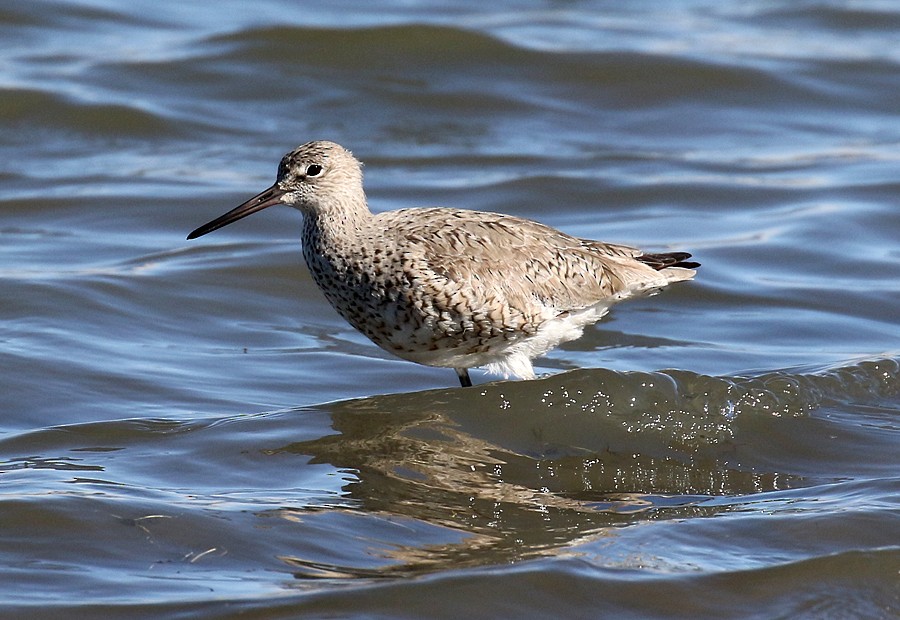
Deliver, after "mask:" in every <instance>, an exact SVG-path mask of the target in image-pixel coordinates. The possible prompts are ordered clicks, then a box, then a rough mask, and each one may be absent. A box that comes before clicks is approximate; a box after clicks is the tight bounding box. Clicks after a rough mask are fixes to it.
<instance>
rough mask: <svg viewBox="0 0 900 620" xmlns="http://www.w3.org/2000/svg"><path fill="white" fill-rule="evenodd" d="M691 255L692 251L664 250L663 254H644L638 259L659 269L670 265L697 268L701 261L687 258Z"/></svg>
mask: <svg viewBox="0 0 900 620" xmlns="http://www.w3.org/2000/svg"><path fill="white" fill-rule="evenodd" d="M690 257H691V254H690V252H663V253H661V254H642V255H641V256H638V257H637V259H638V260H639V261H641V262H642V263H646V264H647V265H650V266H651V267H653V268H654V269H656V270H657V271H660V270H661V269H668V268H669V267H681V268H682V269H696V268H697V267H699V266H700V263H697V262H695V261H690V260H687V259H689V258H690Z"/></svg>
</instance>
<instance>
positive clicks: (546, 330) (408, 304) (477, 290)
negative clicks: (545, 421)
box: [188, 142, 698, 385]
mask: <svg viewBox="0 0 900 620" xmlns="http://www.w3.org/2000/svg"><path fill="white" fill-rule="evenodd" d="M274 204H286V205H290V206H293V207H295V208H297V209H299V210H300V211H301V212H302V213H303V233H302V238H303V256H304V258H305V259H306V264H307V265H308V266H309V270H310V272H311V273H312V276H313V279H314V280H315V281H316V284H318V285H319V288H320V289H322V292H323V293H324V294H325V297H326V298H327V299H328V301H329V302H330V303H331V305H332V306H334V308H335V309H336V310H337V311H338V312H339V313H340V314H341V316H343V317H344V318H345V319H346V320H347V321H349V322H350V324H351V325H353V326H354V327H355V328H357V329H358V330H359V331H361V332H362V333H364V334H365V335H366V336H368V337H369V338H370V339H371V340H372V341H373V342H375V343H376V344H377V345H379V346H380V347H382V348H384V349H385V350H387V351H390V352H391V353H394V354H395V355H398V356H399V357H402V358H404V359H408V360H411V361H413V362H418V363H420V364H426V365H429V366H441V367H448V368H454V369H456V371H457V374H458V375H459V378H460V382H461V383H462V384H463V385H471V383H470V382H469V376H468V369H469V368H474V367H478V366H488V369H489V370H492V371H494V372H500V373H503V374H505V375H507V376H508V375H510V374H512V375H517V376H519V377H523V378H533V377H534V371H533V369H532V365H531V360H532V359H533V358H534V357H536V356H538V355H542V354H543V353H546V352H547V351H549V350H550V349H552V348H553V347H555V346H556V345H558V344H559V343H561V342H565V341H568V340H573V339H575V338H577V337H579V336H580V335H581V333H582V330H583V328H584V326H585V325H588V324H590V323H593V322H596V321H597V320H599V319H600V317H602V316H603V315H604V314H605V313H606V312H607V310H608V308H609V306H611V305H612V304H614V303H616V302H618V301H621V300H622V299H625V298H627V297H631V296H633V295H636V294H641V293H648V292H651V291H654V290H657V289H659V288H661V287H663V286H665V285H667V284H669V283H671V282H677V281H680V280H688V279H690V278H692V277H693V276H694V274H695V271H694V269H693V268H694V267H697V266H698V265H697V263H693V262H689V261H687V259H688V258H690V254H688V253H686V252H673V253H663V254H643V253H642V252H641V251H640V250H638V249H635V248H632V247H628V246H624V245H616V244H611V243H602V242H599V241H591V240H587V239H579V238H577V237H572V236H570V235H567V234H565V233H562V232H560V231H558V230H555V229H553V228H550V227H549V226H545V225H544V224H540V223H538V222H534V221H531V220H525V219H521V218H517V217H512V216H508V215H502V214H498V213H485V212H480V211H467V210H461V209H450V208H437V207H436V208H418V209H401V210H398V211H388V212H385V213H378V214H372V213H371V212H370V211H369V208H368V205H367V202H366V196H365V193H364V192H363V184H362V170H361V166H360V163H359V162H358V161H357V160H356V159H355V158H354V157H353V155H352V154H351V153H350V152H349V151H347V150H346V149H344V148H343V147H341V146H340V145H338V144H335V143H333V142H310V143H308V144H304V145H302V146H300V147H298V148H297V149H295V150H294V151H292V152H291V153H288V154H287V155H285V156H284V158H283V159H282V160H281V164H280V166H279V168H278V177H277V180H276V182H275V184H274V185H273V186H272V187H270V188H269V189H267V190H265V191H264V192H262V193H261V194H259V195H257V196H256V197H254V198H252V199H250V200H249V201H247V202H246V203H244V204H242V205H241V206H239V207H237V208H236V209H233V210H232V211H230V212H228V213H226V214H225V215H223V216H222V217H220V218H217V219H215V220H213V221H212V222H210V223H208V224H206V225H205V226H201V227H200V228H198V229H197V230H195V231H194V232H192V233H191V234H190V235H189V236H188V238H189V239H193V238H195V237H199V236H200V235H204V234H206V233H208V232H211V231H213V230H215V229H217V228H221V227H222V226H225V225H226V224H229V223H231V222H234V221H236V220H238V219H240V218H242V217H245V216H247V215H250V214H251V213H255V212H256V211H259V210H261V209H264V208H266V207H268V206H271V205H274Z"/></svg>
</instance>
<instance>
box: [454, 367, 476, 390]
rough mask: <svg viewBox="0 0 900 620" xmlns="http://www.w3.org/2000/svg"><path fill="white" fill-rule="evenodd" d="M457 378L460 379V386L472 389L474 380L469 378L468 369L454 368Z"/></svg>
mask: <svg viewBox="0 0 900 620" xmlns="http://www.w3.org/2000/svg"><path fill="white" fill-rule="evenodd" d="M454 370H455V371H456V376H457V377H459V384H460V385H461V386H463V387H472V380H471V379H470V378H469V369H468V368H454Z"/></svg>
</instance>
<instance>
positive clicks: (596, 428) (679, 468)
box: [272, 360, 900, 578]
mask: <svg viewBox="0 0 900 620" xmlns="http://www.w3.org/2000/svg"><path fill="white" fill-rule="evenodd" d="M898 378H900V373H898V363H897V362H896V361H894V360H882V361H878V362H864V363H861V364H859V365H856V366H851V367H848V368H841V369H837V370H833V371H830V372H825V373H820V374H791V373H787V372H775V373H770V374H765V375H762V376H758V377H746V378H722V377H710V376H703V375H697V374H693V373H690V372H684V371H663V372H655V373H643V372H641V373H636V372H635V373H620V372H614V371H609V370H580V371H573V372H568V373H563V374H559V375H555V376H552V377H549V378H545V379H542V380H538V381H531V382H503V383H495V384H490V385H485V386H477V387H475V388H472V389H467V390H462V389H454V390H443V391H439V392H435V391H432V392H423V393H416V394H402V395H387V396H377V397H372V398H366V399H362V400H354V401H347V402H339V403H335V404H332V405H327V406H325V407H326V409H327V410H328V412H329V414H330V416H331V420H332V426H333V429H334V430H335V431H337V432H336V434H331V435H327V436H324V437H320V438H316V439H312V440H308V441H299V442H292V443H289V444H286V445H284V446H282V447H278V448H275V449H273V450H272V453H273V454H274V453H278V454H284V453H289V454H296V455H304V456H311V457H312V461H311V462H312V463H319V464H325V463H327V464H329V465H331V466H333V467H335V468H337V469H338V470H340V471H342V472H345V473H349V474H351V476H350V478H349V479H348V481H347V482H346V484H345V485H344V486H343V489H342V490H343V493H344V499H345V500H346V501H347V508H348V509H351V510H356V511H364V512H366V513H371V514H381V515H391V516H395V517H396V516H402V517H408V518H410V519H413V520H416V521H420V522H426V523H429V524H432V525H439V526H444V527H447V528H452V529H453V530H456V531H461V532H463V533H464V538H463V539H461V540H454V541H453V542H451V543H449V544H438V545H426V546H421V547H405V546H402V545H398V546H397V547H396V548H394V549H393V550H391V551H389V552H388V554H389V555H391V556H392V558H393V560H394V561H395V562H397V563H396V564H391V565H390V566H387V567H384V568H383V569H379V571H377V572H378V574H380V575H383V576H388V575H396V574H398V573H401V574H408V573H418V572H423V571H425V572H428V571H431V570H435V569H437V568H450V567H453V568H459V567H461V566H475V565H482V564H498V563H500V564H502V563H505V562H510V561H516V560H522V559H527V558H534V557H540V556H543V555H547V554H556V553H558V552H559V549H560V548H561V547H567V546H570V545H573V544H576V543H580V542H584V541H586V540H589V539H593V538H599V537H603V536H607V535H609V534H611V533H612V532H613V531H614V529H613V528H617V527H621V526H626V525H630V524H635V523H639V522H643V521H648V520H660V519H672V518H690V517H702V516H712V515H715V514H718V513H722V512H725V511H731V510H735V509H738V510H739V509H741V506H742V505H743V504H745V503H746V502H747V501H748V497H749V496H756V495H758V494H765V493H767V492H771V491H779V490H786V489H792V488H798V487H804V486H810V485H813V484H822V483H827V482H830V481H833V480H839V479H842V478H844V477H847V476H850V475H853V474H854V473H856V472H854V471H852V469H853V468H854V467H855V464H854V463H845V462H844V461H845V458H844V457H843V456H842V455H843V454H846V453H847V452H848V451H849V452H852V453H856V454H859V453H860V452H859V451H857V450H854V449H852V448H850V447H849V446H848V442H854V441H855V442H860V443H865V444H867V446H868V447H867V448H866V450H868V453H869V454H873V455H874V454H875V453H877V452H878V451H879V450H883V451H885V452H886V453H887V454H890V452H891V451H892V446H893V443H892V441H891V440H890V438H888V437H885V441H884V442H883V444H882V445H879V444H878V442H877V440H875V441H873V437H872V436H871V435H868V434H867V435H866V436H856V437H853V436H852V435H853V431H852V430H850V429H846V428H844V429H843V430H841V429H842V428H843V425H839V424H838V425H836V424H834V423H833V422H832V421H831V420H829V417H828V416H821V415H811V414H813V412H822V411H827V410H828V408H829V407H830V406H832V405H835V404H849V403H863V404H874V403H877V402H880V401H882V400H887V399H896V396H897V394H898V393H900V384H898ZM869 423H871V420H870V421H869ZM884 423H885V424H886V425H890V424H895V423H896V421H895V420H893V421H891V420H887V419H886V420H884ZM889 460H890V459H889ZM823 463H831V464H832V465H831V466H830V467H829V466H824V467H823ZM823 471H833V477H829V478H823V477H822V472H823ZM812 472H814V473H812ZM754 501H755V500H754ZM310 510H312V511H315V510H319V509H318V508H281V509H278V512H279V513H280V514H281V515H282V516H285V517H287V518H291V517H292V516H293V517H298V516H299V515H301V514H302V513H304V512H307V511H310ZM284 559H285V560H286V561H287V562H288V563H289V564H291V565H292V566H293V567H294V568H295V569H296V571H297V572H296V573H295V576H296V577H298V578H308V577H319V576H327V577H334V576H337V575H344V576H351V575H352V576H364V575H362V574H360V573H358V572H356V571H353V570H352V569H348V568H347V567H338V566H330V567H324V566H322V565H320V564H315V565H311V564H310V563H308V562H305V561H304V560H303V559H302V558H284ZM373 574H374V573H372V572H370V571H366V572H365V576H372V575H373Z"/></svg>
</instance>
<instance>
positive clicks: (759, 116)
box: [0, 0, 900, 618]
mask: <svg viewBox="0 0 900 620" xmlns="http://www.w3.org/2000/svg"><path fill="white" fill-rule="evenodd" d="M620 4H621V3H605V2H581V3H571V4H564V3H563V4H561V3H555V2H546V3H518V2H514V1H512V0H508V1H504V2H498V3H493V4H490V5H488V4H485V3H460V2H454V3H428V5H427V6H425V5H424V4H418V3H406V2H400V1H399V0H384V1H380V2H368V3H354V2H337V3H327V4H323V3H317V4H312V3H291V2H286V1H284V0H266V1H263V2H257V3H253V4H252V5H251V4H248V3H239V2H223V3H218V4H216V5H215V6H212V5H210V6H209V7H207V6H204V5H202V4H200V3H195V4H189V5H186V6H185V5H184V4H183V3H174V2H170V3H159V2H145V1H143V0H137V1H134V2H131V3H128V4H127V6H126V5H122V4H121V3H118V2H104V1H101V0H97V1H94V2H40V1H35V2H28V3H7V4H6V5H4V6H2V7H0V41H2V44H0V67H2V71H0V122H2V125H3V128H4V131H3V132H2V133H0V154H2V158H0V161H2V162H3V163H2V166H0V181H2V184H0V208H2V210H3V218H2V222H0V299H2V303H0V318H2V322H0V368H2V373H0V398H2V401H0V402H2V412H3V416H2V422H0V471H2V476H0V532H2V537H0V558H2V562H0V583H2V584H3V585H2V587H0V611H2V615H3V616H6V617H21V616H23V615H25V614H28V615H30V616H32V617H40V616H44V617H61V616H64V617H96V616H100V615H105V616H109V615H113V616H114V617H154V618H156V617H160V616H187V615H190V616H191V617H227V616H230V615H238V614H241V615H242V617H251V618H276V617H296V616H300V615H304V614H305V615H309V616H313V617H323V616H332V617H334V616H340V617H354V616H357V617H360V616H366V617H423V616H428V617H448V618H449V617H454V618H455V617H511V616H515V617H523V618H532V617H533V618H538V617H559V616H567V617H598V616H601V615H610V616H614V617H621V618H629V617H632V618H647V617H665V618H679V617H684V618H697V617H711V618H721V617H751V618H773V617H785V618H787V617H791V618H794V617H815V618H822V617H834V618H844V617H866V618H890V617H895V616H896V615H897V614H898V613H900V517H898V515H900V512H898V503H900V502H898V499H897V498H898V496H900V493H898V491H900V484H898V471H900V470H898V465H900V458H898V454H900V451H898V446H900V433H898V430H900V429H898V422H897V412H898V408H900V330H898V326H897V316H898V307H900V303H898V302H900V243H898V239H900V212H898V210H897V208H896V196H897V194H898V189H900V183H898V180H897V173H896V170H897V167H898V161H900V156H898V153H900V149H898V146H900V123H898V121H897V118H898V117H897V103H896V93H897V92H898V89H900V77H898V76H900V72H898V61H900V48H898V47H897V45H896V40H897V33H898V30H900V10H898V8H897V7H896V5H895V3H891V2H877V1H875V0H872V1H869V2H866V1H860V2H845V3H838V2H825V1H818V2H803V3H775V2H763V1H761V0H751V1H750V2H744V3H739V4H738V3H725V4H723V3H717V2H710V1H709V0H705V1H700V0H698V1H695V2H689V1H685V2H679V3H665V4H664V5H663V4H660V3H648V2H636V3H626V5H625V6H620ZM316 138H325V139H331V140H335V141H337V142H340V143H342V144H344V145H345V146H347V147H348V148H351V149H352V150H353V151H354V153H355V154H356V155H357V156H358V157H360V158H361V159H362V160H363V161H364V162H365V163H366V169H365V170H366V175H367V177H366V182H367V189H368V192H369V195H370V199H371V202H372V206H373V208H374V209H376V210H380V209H389V208H399V207H407V206H419V205H433V204H441V205H449V206H457V207H466V208H475V209H486V210H495V211H503V212H507V213H512V214H515V215H519V216H524V217H531V218H537V219H540V220H542V221H544V222H546V223H549V224H551V225H553V226H556V227H559V228H562V229H563V230H565V231H567V232H569V233H572V234H577V235H580V236H584V237H592V238H599V239H604V240H608V241H616V242H624V243H632V244H636V245H640V246H641V247H645V248H647V249H649V250H689V251H691V252H693V253H694V255H695V257H696V258H697V259H698V260H699V261H700V262H702V263H703V267H702V268H701V271H700V273H699V274H698V278H697V280H696V281H695V282H692V283H688V284H683V285H677V286H674V287H671V288H670V289H669V290H667V291H665V292H664V293H663V294H661V295H658V296H656V297H653V298H650V299H645V300H639V301H632V302H628V303H627V304H623V305H621V306H618V307H617V308H615V309H614V310H613V312H612V314H611V315H610V316H609V317H608V318H607V319H606V320H604V321H603V322H602V323H601V325H599V326H598V328H596V329H589V330H587V333H586V334H585V336H584V337H583V338H582V339H580V340H578V341H576V342H573V343H569V344H567V345H565V346H564V347H562V348H561V349H560V350H557V351H555V352H554V353H553V354H551V355H549V356H548V357H546V358H543V359H542V360H539V361H538V364H537V370H538V371H539V372H542V373H545V374H546V376H545V377H544V378H542V379H540V380H537V381H533V382H498V383H486V382H487V381H489V380H490V378H489V377H486V376H484V375H483V374H481V373H478V372H475V373H473V379H474V380H475V381H476V383H479V384H480V385H478V386H476V388H474V389H472V390H460V389H458V388H453V387H452V386H453V385H454V384H455V382H456V378H455V376H454V374H453V373H452V372H451V371H448V370H446V369H431V368H423V367H418V366H415V365H413V364H409V363H406V362H402V361H400V360H396V359H393V358H391V357H390V356H389V355H388V354H387V353H385V352H383V351H381V350H380V349H378V348H376V347H375V346H373V345H371V344H369V343H368V342H367V341H366V340H365V338H364V337H362V336H360V335H358V334H356V333H355V332H354V331H353V330H352V329H351V328H350V327H349V326H347V325H345V324H344V323H343V322H342V321H341V319H340V318H339V317H338V316H337V315H336V313H335V312H334V311H333V310H331V308H330V307H328V305H327V303H326V302H325V301H324V298H323V297H322V296H321V294H320V293H319V292H318V291H317V290H315V287H314V285H313V284H312V282H311V280H310V278H309V276H308V274H307V272H306V270H305V267H304V266H303V264H302V258H301V256H300V252H299V242H298V237H299V227H300V222H299V215H298V214H297V213H295V212H293V211H291V210H289V209H271V210H267V211H266V212H265V213H264V214H260V215H258V216H256V217H254V218H251V219H248V220H245V221H243V222H241V223H239V224H235V225H233V226H229V227H228V228H226V229H223V230H221V231H218V232H216V233H215V235H213V236H210V237H208V238H203V239H201V240H198V241H194V242H187V241H185V239H184V237H185V235H186V234H187V232H189V231H190V230H192V229H193V228H195V227H196V226H198V225H199V224H202V223H204V222H206V221H208V220H209V219H211V218H212V217H214V216H216V215H219V214H220V213H223V212H224V211H225V210H227V209H229V208H231V207H233V206H235V205H237V204H238V203H240V202H242V201H243V200H245V199H246V198H248V197H250V196H251V195H253V194H254V193H255V192H257V191H258V190H260V189H262V188H264V187H266V186H267V185H268V184H270V183H271V181H272V179H273V178H274V174H275V166H276V164H277V161H278V159H279V158H280V157H281V155H282V154H283V153H284V152H286V151H287V150H289V149H291V148H293V147H294V146H296V145H297V144H299V143H301V142H305V141H307V140H310V139H316Z"/></svg>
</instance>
